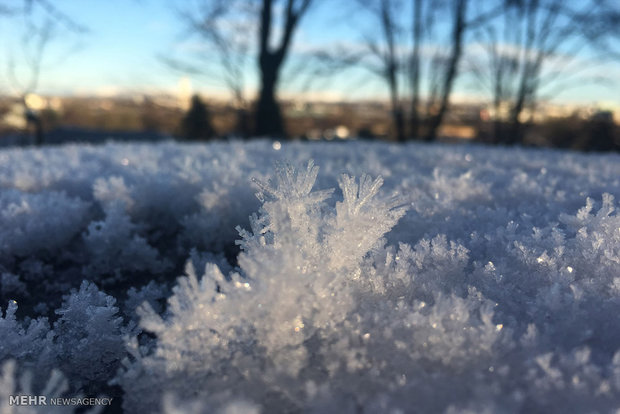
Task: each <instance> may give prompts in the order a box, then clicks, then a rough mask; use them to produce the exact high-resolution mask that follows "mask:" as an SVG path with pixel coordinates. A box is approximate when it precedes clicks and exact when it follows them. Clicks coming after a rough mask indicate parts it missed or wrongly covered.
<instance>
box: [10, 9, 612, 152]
mask: <svg viewBox="0 0 620 414" xmlns="http://www.w3.org/2000/svg"><path fill="white" fill-rule="evenodd" d="M619 125H620V2H619V1H618V0H576V1H573V0H187V1H177V2H175V1H166V0H107V1H95V0H0V146H9V145H43V144H58V143H64V142H71V141H86V142H92V143H98V142H104V141H106V140H108V139H110V138H114V139H116V140H131V141H157V140H164V139H170V138H174V139H179V140H210V139H222V138H231V137H235V138H241V139H247V138H249V137H260V136H268V137H271V138H274V139H305V140H334V141H345V140H352V139H381V140H386V141H398V142H405V141H410V140H421V141H448V142H461V141H476V142H484V143H489V144H502V145H528V146H544V147H560V148H571V149H577V150H593V151H618V150H619V149H620V126H619Z"/></svg>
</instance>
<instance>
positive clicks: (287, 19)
mask: <svg viewBox="0 0 620 414" xmlns="http://www.w3.org/2000/svg"><path fill="white" fill-rule="evenodd" d="M274 3H275V1H274V0H263V1H262V8H261V12H260V26H259V54H258V67H259V70H260V92H259V96H258V102H257V104H256V131H255V133H256V135H258V136H263V135H271V136H284V135H285V131H284V124H283V122H282V114H281V111H280V105H279V104H278V101H277V99H276V97H277V88H278V80H279V79H278V78H279V76H280V72H281V69H282V66H283V64H284V62H285V60H286V57H287V54H288V52H289V49H290V46H291V41H292V38H293V35H294V33H295V30H296V29H297V26H298V24H299V21H300V20H301V18H302V17H303V16H304V14H305V13H306V12H307V11H308V7H309V6H310V4H311V3H312V0H299V1H296V0H287V1H286V6H285V8H284V19H282V21H283V27H282V30H281V35H280V38H279V41H278V42H277V46H276V48H275V49H273V48H272V47H271V42H272V39H271V37H272V33H273V32H274V29H275V27H274V26H275V23H274V19H273V6H274Z"/></svg>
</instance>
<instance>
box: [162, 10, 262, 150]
mask: <svg viewBox="0 0 620 414" xmlns="http://www.w3.org/2000/svg"><path fill="white" fill-rule="evenodd" d="M191 5H192V6H194V7H190V6H188V8H187V9H184V10H182V11H180V12H179V16H180V18H181V21H182V22H183V23H184V24H185V26H186V28H187V29H188V35H189V36H198V38H199V39H200V41H202V42H204V44H205V46H206V48H205V50H202V49H200V50H197V51H196V52H195V53H194V54H192V56H183V57H171V56H162V57H161V59H162V61H164V63H166V64H167V65H168V66H169V67H171V68H172V69H174V70H178V71H180V72H183V73H191V74H193V75H197V76H204V78H205V79H206V80H208V81H210V82H213V81H215V82H218V83H222V84H224V85H225V86H226V87H227V88H228V90H229V91H230V95H231V98H232V105H233V107H234V109H235V112H236V115H237V121H236V125H235V131H234V133H235V134H237V135H238V136H241V137H246V138H247V137H248V136H249V135H250V133H251V131H250V125H249V124H250V122H249V121H250V120H249V115H248V112H249V103H248V100H247V98H246V93H245V85H246V68H247V65H248V61H249V60H250V49H251V44H252V40H253V39H252V37H251V36H248V34H247V33H248V32H252V31H254V30H255V28H256V21H257V19H256V16H257V11H258V8H257V7H256V4H255V2H254V1H252V0H203V1H201V2H198V3H195V4H194V3H191Z"/></svg>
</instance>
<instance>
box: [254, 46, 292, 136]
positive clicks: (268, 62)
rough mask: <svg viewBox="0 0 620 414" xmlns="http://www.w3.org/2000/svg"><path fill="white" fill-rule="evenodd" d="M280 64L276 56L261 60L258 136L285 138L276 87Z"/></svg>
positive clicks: (257, 110)
mask: <svg viewBox="0 0 620 414" xmlns="http://www.w3.org/2000/svg"><path fill="white" fill-rule="evenodd" d="M279 69H280V64H279V62H278V60H277V58H276V56H274V55H271V54H269V55H264V56H261V59H260V72H261V85H260V95H259V98H258V103H257V107H256V129H255V134H256V135H257V136H271V137H283V136H284V135H285V134H284V125H283V123H282V114H281V112H280V105H278V102H277V101H276V85H277V79H278V71H279Z"/></svg>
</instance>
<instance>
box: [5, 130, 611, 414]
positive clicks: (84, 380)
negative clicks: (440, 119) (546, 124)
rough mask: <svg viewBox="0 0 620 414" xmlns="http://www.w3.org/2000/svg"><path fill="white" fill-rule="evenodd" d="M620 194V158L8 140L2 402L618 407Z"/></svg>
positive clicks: (452, 149)
mask: <svg viewBox="0 0 620 414" xmlns="http://www.w3.org/2000/svg"><path fill="white" fill-rule="evenodd" d="M619 197H620V156H619V155H617V154H608V155H593V154H590V155H586V154H578V153H572V152H562V151H552V150H534V149H522V148H489V147H484V146H476V145H452V146H447V145H440V144H436V145H424V144H414V143H412V144H407V145H390V144H385V143H369V142H354V143H283V144H282V145H272V142H271V141H267V140H262V141H260V140H259V141H250V142H230V143H211V144H179V143H173V142H168V143H160V144H114V143H108V144H106V145H103V146H87V145H65V146H60V147H48V148H41V149H33V148H30V149H4V150H2V151H0V295H1V296H0V297H1V298H2V301H3V302H2V304H1V305H0V307H1V309H0V363H2V364H3V366H4V368H3V374H2V375H1V376H0V384H5V387H4V388H6V389H5V390H3V391H0V413H5V412H6V413H8V412H21V411H11V409H16V408H15V407H9V406H8V403H7V398H8V396H9V395H12V394H11V393H18V392H22V393H24V392H27V393H36V392H39V393H43V392H50V393H52V394H53V395H60V394H61V393H63V392H64V394H63V395H67V393H69V394H70V395H80V396H81V395H89V396H95V395H98V396H103V395H107V396H114V397H115V398H116V399H117V401H121V400H122V407H123V409H124V410H125V411H126V412H167V413H181V412H187V413H200V412H220V413H272V412H308V413H379V412H381V413H383V412H385V413H409V412H446V413H470V412H471V413H483V412H488V413H522V412H550V413H553V412H557V413H565V412H599V413H618V412H620V214H619V213H618V201H617V200H618V199H619ZM32 372H36V373H37V375H35V376H33V375H32ZM48 378H51V379H50V380H49V381H48ZM50 384H62V386H60V385H56V386H54V387H55V388H54V387H52V388H54V390H53V391H50V390H51V388H50V387H51V386H50ZM46 387H47V388H46ZM9 388H10V389H9ZM7 390H8V391H7ZM50 395H51V394H50ZM22 408H25V407H22ZM39 408H41V407H39ZM43 408H44V407H43ZM30 409H32V410H31V411H27V412H35V411H33V410H35V408H32V407H31V408H30ZM39 412H45V410H41V411H39Z"/></svg>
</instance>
